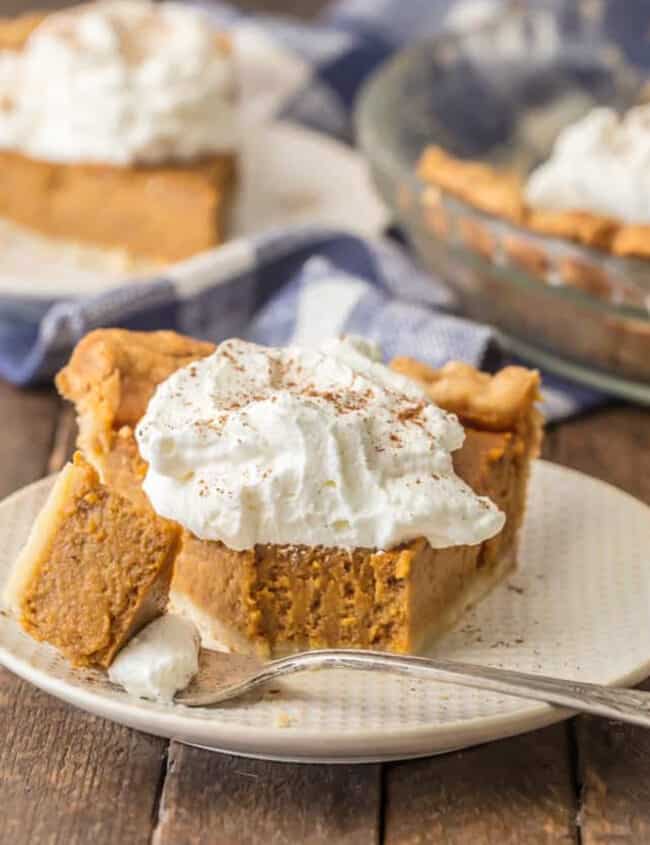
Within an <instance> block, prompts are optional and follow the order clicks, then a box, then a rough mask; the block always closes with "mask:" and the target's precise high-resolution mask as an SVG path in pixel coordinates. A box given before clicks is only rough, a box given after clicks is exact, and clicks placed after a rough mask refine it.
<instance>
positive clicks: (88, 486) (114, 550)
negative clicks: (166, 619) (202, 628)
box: [5, 454, 180, 667]
mask: <svg viewBox="0 0 650 845" xmlns="http://www.w3.org/2000/svg"><path fill="white" fill-rule="evenodd" d="M179 534H180V532H179V529H178V527H177V526H176V525H174V523H172V522H169V521H167V520H164V519H160V518H159V517H157V516H156V515H155V514H154V513H153V511H151V509H142V508H139V507H137V506H134V505H133V504H132V503H131V502H130V501H129V500H128V499H127V498H125V497H124V496H121V495H120V494H119V493H118V492H117V491H116V490H114V489H109V488H108V487H106V486H104V485H103V484H101V482H100V481H99V477H98V475H97V473H96V471H95V470H94V469H93V468H92V467H91V466H90V464H88V463H87V462H86V461H85V460H84V458H83V457H81V455H80V454H77V455H75V458H74V461H73V462H72V463H70V464H68V465H67V466H66V467H65V468H64V469H63V471H62V472H61V473H60V475H59V477H58V479H57V481H56V484H55V485H54V487H53V488H52V491H51V493H50V496H49V498H48V500H47V502H46V504H45V506H44V507H43V510H42V511H41V513H40V514H39V516H38V519H37V520H36V522H35V523H34V526H33V529H32V532H31V535H30V537H29V540H28V542H27V545H26V546H25V548H24V550H23V552H22V553H21V555H20V557H19V559H18V560H17V561H16V564H15V567H14V570H13V573H12V576H11V579H10V581H9V584H8V585H7V588H6V590H5V600H6V601H7V603H8V604H9V605H10V607H11V608H12V609H13V611H14V613H15V615H16V617H17V618H18V620H19V622H20V624H21V625H22V627H23V628H24V629H25V631H26V632H27V633H28V634H29V635H30V636H32V637H34V639H37V640H41V641H45V642H47V643H50V644H51V645H53V646H55V647H56V648H58V649H59V650H60V651H61V652H63V654H64V655H65V656H66V657H67V658H68V659H69V660H70V662H71V663H72V664H74V665H77V666H93V665H94V666H102V667H107V666H109V665H110V663H111V662H112V660H113V658H114V657H115V655H116V654H117V652H118V651H119V649H120V648H121V647H122V646H123V645H124V644H125V643H126V642H127V641H128V640H129V639H130V638H131V636H132V635H133V634H135V633H136V632H137V631H138V630H139V629H140V628H142V627H143V626H144V625H145V624H146V623H147V622H149V621H151V620H152V619H154V618H155V617H156V616H159V615H160V614H161V613H163V612H164V610H165V608H166V605H167V597H168V591H169V582H170V579H171V575H172V567H173V563H174V559H175V557H176V554H177V551H178V548H179V539H180V538H179Z"/></svg>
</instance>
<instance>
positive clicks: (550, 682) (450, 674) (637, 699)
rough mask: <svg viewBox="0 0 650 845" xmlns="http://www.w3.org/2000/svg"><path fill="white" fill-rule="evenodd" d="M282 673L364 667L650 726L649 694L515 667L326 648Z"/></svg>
mask: <svg viewBox="0 0 650 845" xmlns="http://www.w3.org/2000/svg"><path fill="white" fill-rule="evenodd" d="M267 668H269V669H271V668H273V670H274V671H273V674H274V675H275V677H277V676H278V675H279V674H281V675H289V674H293V673H294V672H298V671H302V670H304V669H309V668H314V669H316V668H339V669H365V670H368V671H373V672H377V671H381V672H392V673H394V674H395V673H397V674H400V675H408V676H411V677H418V678H426V679H429V680H436V681H441V682H443V683H453V684H460V685H461V686H467V687H472V688H474V689H482V690H490V691H492V692H499V693H503V694H505V695H512V696H517V697H519V698H527V699H533V700H535V701H544V702H546V703H547V704H553V705H556V706H558V707H566V708H569V709H571V710H576V711H578V712H581V713H591V714H593V715H594V716H605V717H606V718H609V719H616V720H618V721H621V722H630V723H631V724H634V725H641V726H642V727H646V728H650V693H647V692H640V691H638V690H629V689H622V688H617V687H605V686H601V685H600V684H587V683H580V682H578V681H568V680H562V679H560V678H553V677H549V676H547V675H533V674H529V673H527V672H516V671H514V670H512V669H498V668H496V667H493V666H477V665H475V664H471V663H459V662H456V661H453V660H445V659H442V658H441V659H437V658H428V657H415V656H412V655H402V654H387V653H384V652H375V651H354V650H353V649H326V650H321V651H312V652H303V653H302V654H299V655H293V656H289V657H283V658H280V659H279V660H274V661H271V663H269V664H267Z"/></svg>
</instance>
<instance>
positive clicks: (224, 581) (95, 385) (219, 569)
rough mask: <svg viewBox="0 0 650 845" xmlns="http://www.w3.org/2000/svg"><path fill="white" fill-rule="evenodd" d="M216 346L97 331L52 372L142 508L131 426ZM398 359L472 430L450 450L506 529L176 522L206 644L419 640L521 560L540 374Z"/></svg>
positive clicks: (106, 469)
mask: <svg viewBox="0 0 650 845" xmlns="http://www.w3.org/2000/svg"><path fill="white" fill-rule="evenodd" d="M213 350H214V347H213V346H212V345H211V344H208V343H203V342H200V341H194V340H192V339H189V338H184V337H182V336H179V335H176V334H174V333H171V332H156V333H151V334H149V333H137V332H128V331H124V330H98V331H95V332H92V333H91V334H89V335H87V336H86V337H85V338H84V339H83V340H82V341H81V342H80V344H79V345H78V347H77V349H76V350H75V352H74V354H73V356H72V359H71V361H70V363H69V365H68V366H67V367H66V368H65V369H64V370H63V371H62V372H61V373H60V374H59V376H58V378H57V385H58V387H59V390H60V392H61V393H62V395H63V396H65V397H66V398H68V399H70V400H71V401H73V402H74V403H75V404H76V407H77V410H78V413H79V423H80V436H79V448H80V449H81V451H82V452H83V453H84V454H85V455H86V456H87V458H88V460H90V461H91V462H92V464H93V465H94V466H95V467H96V469H97V470H98V472H99V473H100V475H101V478H102V481H103V483H104V484H105V485H106V487H107V488H108V489H109V490H111V491H116V492H117V493H119V495H120V496H122V497H124V499H128V500H129V502H130V503H131V504H132V505H133V507H135V508H137V509H138V510H140V509H142V510H144V511H147V510H149V509H150V507H151V506H150V504H149V500H148V498H147V496H146V495H145V493H144V492H143V490H142V481H143V479H144V477H145V474H146V471H147V465H146V463H145V461H144V460H143V458H142V457H141V455H140V452H139V449H138V444H137V442H136V439H135V436H134V428H135V427H136V426H137V424H138V422H139V421H140V420H141V418H142V417H143V415H144V414H145V412H146V411H147V407H148V404H149V401H150V399H151V396H152V395H153V393H154V391H155V388H156V386H157V385H158V384H160V383H161V382H163V381H164V380H165V379H167V378H168V377H169V376H170V375H171V374H172V373H173V372H175V371H176V370H177V369H179V368H181V367H183V366H186V365H187V364H189V363H190V362H192V361H200V360H201V359H203V358H205V357H207V356H208V355H210V354H211V353H212V352H213ZM392 367H393V368H394V370H396V371H398V372H400V373H402V374H405V375H407V376H408V377H410V378H412V379H413V380H415V381H417V382H419V383H420V385H421V386H422V387H424V389H425V390H426V391H427V392H428V393H429V395H430V396H431V398H432V399H433V401H434V402H436V403H437V404H438V405H439V406H440V407H442V408H445V409H446V410H448V411H452V412H454V413H456V414H457V415H458V417H459V419H460V420H461V422H462V423H463V425H464V426H465V434H466V438H465V442H464V444H463V446H462V448H461V449H459V450H458V451H457V452H455V453H454V466H455V469H456V472H457V473H458V474H459V475H460V476H461V478H463V479H464V480H465V481H466V482H467V483H468V484H469V485H470V487H472V488H473V489H474V491H475V492H476V493H479V494H481V495H486V496H488V497H489V498H491V499H492V501H493V502H494V503H495V504H496V505H497V506H498V507H499V508H501V509H502V511H503V512H504V513H505V515H506V523H505V526H504V528H503V530H502V531H500V532H499V533H498V534H497V535H496V536H494V537H492V538H490V539H487V540H485V541H484V542H481V543H477V544H475V545H460V546H450V547H449V548H432V547H431V546H430V544H429V543H428V542H427V541H426V540H424V539H416V540H413V541H409V542H407V543H403V544H401V545H399V546H398V547H396V548H390V549H388V550H385V551H382V550H377V549H367V548H350V549H347V548H338V547H326V546H322V545H321V546H309V545H301V544H295V545H294V544H285V545H278V544H275V545H274V544H256V545H255V546H254V547H253V548H249V549H243V550H236V549H232V548H228V547H227V546H226V545H225V544H224V543H222V542H218V541H211V540H202V539H200V538H198V537H197V536H194V535H193V534H192V533H191V532H189V531H187V530H184V531H183V537H182V544H181V548H180V550H179V552H178V554H177V556H176V559H175V564H174V573H173V578H172V581H171V586H170V594H169V596H170V604H169V608H170V609H171V610H172V611H174V612H177V613H180V614H182V615H185V616H187V617H188V618H190V619H191V620H192V621H193V622H194V623H195V624H196V625H197V627H198V628H199V631H200V632H201V637H202V641H203V644H204V645H205V646H207V647H211V648H225V649H230V650H235V651H240V652H256V653H258V654H261V655H264V656H268V655H275V654H281V653H286V652H290V651H294V650H296V649H302V648H317V647H327V646H336V645H341V646H349V647H361V648H379V649H388V650H393V651H400V652H406V651H414V650H417V649H419V648H421V647H423V646H424V645H425V644H426V643H428V642H429V641H431V640H432V639H433V638H435V637H436V636H438V635H439V634H441V633H443V632H444V631H446V630H447V629H448V628H449V627H450V626H452V625H453V624H454V623H455V622H456V621H457V619H458V618H459V617H460V616H461V615H462V613H463V612H464V611H465V609H466V608H467V606H468V605H470V604H472V603H474V602H476V601H478V600H479V599H480V598H481V597H482V596H483V595H484V594H485V593H486V592H488V591H489V590H490V589H491V588H492V587H493V586H494V585H495V584H497V583H498V582H499V581H500V580H501V579H502V578H503V577H504V575H505V574H506V573H507V572H509V571H510V570H511V569H512V567H513V566H514V565H515V562H516V548H517V537H518V533H519V529H520V526H521V522H522V519H523V515H524V511H525V501H526V486H527V481H528V475H529V467H530V462H531V459H532V458H533V457H534V456H535V455H536V454H537V452H538V449H539V443H540V439H541V419H540V415H539V413H538V411H537V410H536V408H535V401H536V399H537V397H538V388H539V378H538V375H537V374H536V373H535V372H532V371H529V370H525V369H523V368H519V367H510V368H506V369H505V370H503V371H501V372H500V373H498V374H497V375H496V376H489V375H487V374H483V373H478V372H477V371H476V370H475V369H474V368H472V367H469V366H467V365H464V364H458V363H452V364H449V365H447V366H446V367H444V368H442V369H441V370H432V369H431V368H429V367H426V366H425V365H422V364H420V363H418V362H416V361H413V360H412V359H397V360H396V361H394V362H393V364H392Z"/></svg>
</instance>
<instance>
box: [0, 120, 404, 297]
mask: <svg viewBox="0 0 650 845" xmlns="http://www.w3.org/2000/svg"><path fill="white" fill-rule="evenodd" d="M240 166H241V174H240V182H239V185H238V188H237V197H236V202H235V207H234V210H233V214H232V219H231V225H230V231H229V235H230V237H231V238H237V237H241V236H246V235H252V234H255V233H259V232H263V231H265V230H268V229H271V228H275V227H283V226H291V225H294V224H304V223H313V224H316V225H323V226H332V227H336V228H337V229H343V230H347V231H350V232H353V233H356V234H359V235H366V236H372V235H377V234H378V233H379V232H380V231H381V230H382V228H383V227H384V226H385V225H386V223H387V221H388V214H387V211H386V208H385V206H384V205H383V203H382V202H381V200H380V199H379V198H378V196H377V194H376V193H375V191H374V189H373V188H372V186H371V184H370V181H369V178H368V176H367V173H366V166H365V163H364V161H363V159H362V158H361V157H360V156H359V155H358V154H357V153H356V152H355V151H354V150H352V149H351V148H350V147H347V146H345V145H344V144H341V143H339V142H337V141H334V140H332V139H330V138H327V137H326V136H324V135H322V134H320V133H318V132H313V131H311V130H309V129H304V128H302V127H300V126H296V125H292V124H289V123H282V122H277V123H267V124H261V125H255V126H250V127H249V128H248V130H247V132H246V133H245V140H244V142H243V145H242V149H241V163H240ZM205 255H207V253H206V254H205ZM179 266H180V265H179ZM161 272H163V273H164V272H165V268H162V270H161V268H160V267H157V268H155V269H152V268H151V267H146V266H143V267H136V268H135V269H134V268H133V267H132V266H129V263H128V259H127V257H126V255H125V254H124V253H121V252H119V251H107V250H101V249H91V248H88V247H84V246H81V245H75V244H66V245H62V244H61V243H57V242H56V241H52V240H49V239H47V238H42V237H39V236H37V235H34V234H32V233H31V232H29V231H27V230H25V229H21V228H19V227H17V226H14V225H12V224H10V223H8V222H6V221H4V220H1V219H0V296H3V295H4V296H11V297H14V296H17V297H21V298H28V297H45V298H57V297H63V296H78V295H79V293H80V292H84V293H86V294H97V293H101V292H102V291H105V290H108V289H109V288H111V287H117V286H118V285H120V284H123V283H124V281H125V279H127V278H130V279H133V278H134V276H135V277H138V276H142V277H145V278H146V277H147V276H149V277H151V275H152V274H154V275H160V274H161Z"/></svg>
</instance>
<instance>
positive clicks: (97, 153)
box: [0, 0, 236, 264]
mask: <svg viewBox="0 0 650 845" xmlns="http://www.w3.org/2000/svg"><path fill="white" fill-rule="evenodd" d="M167 7H174V8H173V9H172V14H173V15H177V16H178V15H181V17H180V18H179V20H180V21H181V22H183V21H184V20H185V19H186V18H187V16H190V17H192V16H196V15H199V14H200V13H199V12H198V11H195V10H190V9H189V8H185V9H182V7H180V6H177V4H168V3H164V4H161V5H160V6H154V5H153V4H150V3H146V2H143V3H137V2H131V0H128V2H119V0H103V2H99V3H93V4H88V5H84V6H80V7H78V8H75V9H73V10H66V11H63V12H58V13H52V14H31V15H26V16H23V17H19V18H15V19H2V18H0V66H1V67H2V68H5V67H6V68H7V69H8V71H7V73H6V74H5V75H6V76H7V82H6V84H3V79H2V76H0V171H1V172H2V178H1V179H0V215H2V216H4V217H6V218H7V219H9V220H11V221H12V222H14V223H17V224H19V225H20V226H23V227H25V228H27V229H30V230H33V231H36V232H38V233H40V234H42V235H45V236H48V237H52V238H54V239H60V240H62V241H68V242H74V243H77V244H84V245H93V246H98V247H101V248H106V249H111V250H113V249H115V250H120V251H121V252H126V253H127V255H128V256H130V257H131V258H132V259H133V261H134V262H135V263H140V262H149V263H152V264H157V263H169V262H174V261H178V260H181V259H184V258H187V257H189V256H191V255H194V254H195V253H198V252H200V251H202V250H206V249H209V248H211V247H214V246H217V245H219V244H220V243H222V242H223V240H224V238H225V228H226V219H227V213H228V208H229V204H230V200H231V197H232V194H233V189H234V183H235V170H236V153H235V149H234V146H233V142H232V139H231V138H230V135H231V134H232V133H231V130H230V129H229V128H228V130H227V132H226V129H225V128H224V124H225V123H227V122H230V121H231V119H232V114H231V113H232V112H233V110H234V103H235V97H236V94H235V90H234V84H233V82H232V79H231V77H234V70H233V66H234V59H233V57H232V56H231V46H230V43H229V41H228V39H227V38H226V37H224V36H222V35H220V34H210V35H206V36H205V37H206V39H207V38H209V39H210V45H211V46H210V47H209V48H208V49H206V48H205V45H204V52H206V53H207V55H202V56H201V57H198V56H197V55H196V51H195V50H194V46H195V45H194V41H192V40H191V39H190V36H189V35H188V36H187V37H186V41H187V44H185V43H184V42H183V41H182V39H183V37H184V36H183V35H182V34H179V33H178V32H175V31H174V26H175V23H174V21H175V19H174V18H172V19H170V21H167V20H166V19H165V17H164V16H165V14H167V13H166V12H165V11H163V12H162V13H159V12H158V11H157V9H162V8H167ZM179 10H180V11H179ZM90 18H92V20H90ZM89 21H90V23H89ZM93 27H94V30H93ZM200 27H203V28H204V29H205V23H204V22H202V21H201V19H200V18H199V20H198V22H197V23H196V28H200ZM167 30H168V31H167ZM93 31H96V32H100V33H103V37H104V38H105V39H106V40H105V45H106V44H110V45H113V46H112V47H111V49H112V50H113V53H110V55H109V53H106V54H105V55H104V54H101V45H100V46H99V47H98V46H97V44H96V43H95V42H94V41H93V37H92V32H93ZM208 31H209V30H208ZM188 32H190V35H192V37H193V38H194V37H195V35H196V33H192V32H191V31H190V30H189V29H188ZM166 42H170V43H169V44H167V43H166ZM114 45H117V46H114ZM172 47H173V48H174V50H173V52H172V49H171V48H172ZM107 49H108V48H107ZM209 50H211V51H212V55H213V58H210V55H209ZM39 51H40V52H39ZM166 51H167V52H166ZM166 55H167V58H165V56H166ZM57 57H58V58H57ZM21 61H22V64H21ZM66 62H69V63H70V65H71V69H70V68H68V67H67V65H66ZM14 66H15V67H14ZM182 67H187V68H190V70H188V80H186V82H185V83H184V84H185V87H183V85H182V83H181V82H179V81H178V79H177V78H176V77H178V76H179V73H178V69H179V68H182ZM201 69H202V70H203V73H201ZM111 73H112V76H111ZM191 73H193V74H194V76H189V74H191ZM210 74H212V76H211V75H210ZM218 74H221V76H218ZM82 77H83V78H84V79H85V80H86V84H85V85H84V86H81V85H79V84H78V82H77V83H75V81H74V80H75V79H77V80H78V79H80V78H82ZM221 77H223V79H222V78H221ZM202 78H205V79H207V80H208V81H207V82H206V83H205V91H204V92H203V93H202V99H201V98H200V96H199V93H196V95H195V97H194V99H192V97H191V96H190V95H191V93H192V92H193V91H197V90H198V89H199V80H201V79H202ZM115 79H122V80H123V81H122V83H120V85H121V86H122V87H121V88H120V85H117V86H116V85H115V83H114V80H115ZM111 80H112V81H111ZM174 85H177V88H173V86H174ZM168 89H169V90H168ZM172 91H173V99H172V93H170V92H172ZM188 92H189V93H188ZM57 103H58V106H57ZM21 108H24V110H25V112H26V114H25V116H24V118H23V117H22V116H21V111H20V110H21ZM57 109H58V110H57ZM102 115H103V116H102ZM100 117H101V122H100V120H99V118H100ZM210 120H212V122H213V127H214V144H212V143H211V140H210V139H208V140H206V138H204V137H203V135H205V134H206V131H207V130H205V126H207V125H208V124H209V121H210ZM21 121H22V123H24V124H25V125H26V126H28V125H29V123H30V122H31V123H35V125H34V128H31V127H28V128H27V129H24V130H23V127H22V124H21ZM78 127H81V130H80V131H78ZM197 127H198V128H197ZM199 129H200V131H201V133H203V134H202V135H201V136H200V137H199V134H198V133H199ZM220 133H221V134H220ZM221 135H223V136H224V137H223V140H222V141H220V140H219V139H220V138H221ZM122 144H123V145H124V146H123V148H122V146H121V145H122ZM118 152H119V155H118ZM114 156H117V157H116V158H115V160H114Z"/></svg>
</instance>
